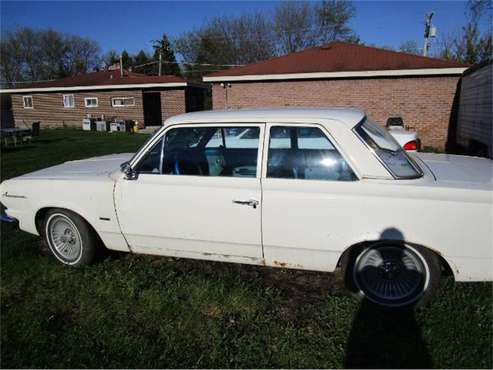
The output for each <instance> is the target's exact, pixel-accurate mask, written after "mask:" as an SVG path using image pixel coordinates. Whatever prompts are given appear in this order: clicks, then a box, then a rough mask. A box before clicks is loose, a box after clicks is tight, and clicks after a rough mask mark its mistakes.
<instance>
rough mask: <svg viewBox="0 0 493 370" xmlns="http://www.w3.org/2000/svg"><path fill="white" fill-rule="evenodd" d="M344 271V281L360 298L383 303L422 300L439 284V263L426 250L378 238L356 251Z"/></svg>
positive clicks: (395, 304) (407, 303)
mask: <svg viewBox="0 0 493 370" xmlns="http://www.w3.org/2000/svg"><path fill="white" fill-rule="evenodd" d="M349 263H350V266H349V269H347V271H346V281H348V283H349V285H350V288H351V290H353V291H354V292H355V293H356V294H357V296H359V297H360V298H366V299H368V300H370V301H372V302H374V303H376V304H378V305H381V306H385V307H409V306H416V305H418V304H422V303H424V302H426V301H428V299H429V298H430V296H431V295H432V294H433V293H434V291H435V290H436V288H437V287H438V285H439V282H440V277H441V269H440V263H439V261H438V259H437V257H436V256H435V255H434V254H433V253H432V252H431V251H429V250H427V249H426V248H423V247H419V246H409V245H403V244H400V243H393V242H379V243H375V244H372V245H370V246H367V247H365V248H363V249H362V250H360V251H359V253H358V254H357V255H356V256H354V258H353V259H352V260H350V261H349Z"/></svg>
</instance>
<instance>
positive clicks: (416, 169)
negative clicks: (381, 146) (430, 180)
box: [351, 116, 424, 180]
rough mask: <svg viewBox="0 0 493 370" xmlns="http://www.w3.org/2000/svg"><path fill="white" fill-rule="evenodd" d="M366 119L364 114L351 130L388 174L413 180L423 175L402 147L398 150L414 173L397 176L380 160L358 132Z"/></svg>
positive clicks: (395, 177) (396, 177)
mask: <svg viewBox="0 0 493 370" xmlns="http://www.w3.org/2000/svg"><path fill="white" fill-rule="evenodd" d="M366 120H367V118H366V116H365V117H363V119H362V120H361V121H360V122H359V123H358V124H357V125H356V126H354V127H353V128H352V130H351V131H353V133H354V134H355V135H356V137H357V138H358V139H359V140H360V141H361V142H362V143H363V145H364V146H366V147H367V148H368V149H369V150H370V152H371V153H372V154H373V156H374V157H375V158H376V159H377V160H378V161H379V162H380V164H381V165H382V166H383V167H384V168H385V169H386V170H387V171H388V172H389V173H390V175H391V176H392V177H393V178H394V180H413V179H419V178H421V177H423V174H424V173H423V170H422V169H421V168H420V167H419V166H418V164H417V163H416V162H415V161H414V159H412V158H411V157H410V156H409V155H408V154H407V153H406V152H405V151H404V150H403V149H402V148H400V150H401V151H402V152H403V153H404V155H405V157H406V159H407V161H408V162H409V164H410V165H411V167H412V168H413V169H414V170H415V171H416V175H412V176H397V175H396V174H395V173H394V172H392V170H391V169H390V167H389V166H388V165H387V164H386V163H385V162H384V161H383V160H382V158H380V156H379V155H378V154H377V153H376V152H375V150H374V149H373V148H372V147H371V146H370V145H368V143H367V142H366V140H365V139H363V138H362V137H361V135H360V134H359V133H358V129H359V128H360V127H361V126H363V123H365V121H366ZM399 147H400V146H399Z"/></svg>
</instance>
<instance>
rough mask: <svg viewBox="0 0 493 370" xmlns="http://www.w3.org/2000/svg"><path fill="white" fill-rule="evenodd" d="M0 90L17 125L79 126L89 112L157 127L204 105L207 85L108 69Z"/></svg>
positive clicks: (98, 115) (177, 78)
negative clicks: (9, 103) (6, 95)
mask: <svg viewBox="0 0 493 370" xmlns="http://www.w3.org/2000/svg"><path fill="white" fill-rule="evenodd" d="M0 92H1V93H2V94H10V95H11V98H12V113H13V119H14V122H15V124H16V126H22V125H30V124H31V123H32V122H33V121H40V122H41V127H56V126H75V127H81V124H82V119H83V118H86V117H87V116H88V115H90V116H91V117H95V118H97V117H101V115H104V117H105V119H107V120H108V119H112V118H118V119H129V120H134V121H139V122H140V123H143V124H144V125H146V126H155V125H161V124H162V122H163V121H164V120H165V119H166V118H168V117H171V116H173V115H175V114H180V113H185V112H190V111H195V110H201V109H204V106H203V105H204V97H205V92H206V88H205V87H204V86H203V85H200V84H192V83H190V82H187V81H186V80H184V79H182V78H180V77H176V76H146V75H142V74H138V73H132V72H128V71H123V73H122V72H121V71H120V70H110V71H103V72H93V73H88V74H84V75H78V76H74V77H67V78H63V79H59V80H54V81H47V82H38V83H34V84H32V85H30V86H23V87H22V88H15V89H5V90H1V91H0Z"/></svg>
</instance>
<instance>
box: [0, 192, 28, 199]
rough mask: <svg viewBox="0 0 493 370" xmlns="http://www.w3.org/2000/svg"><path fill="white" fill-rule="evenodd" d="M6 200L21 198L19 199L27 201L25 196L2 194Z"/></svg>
mask: <svg viewBox="0 0 493 370" xmlns="http://www.w3.org/2000/svg"><path fill="white" fill-rule="evenodd" d="M2 195H3V196H4V197H5V198H19V199H27V197H26V196H25V195H15V194H9V193H8V192H5V193H3V194H2Z"/></svg>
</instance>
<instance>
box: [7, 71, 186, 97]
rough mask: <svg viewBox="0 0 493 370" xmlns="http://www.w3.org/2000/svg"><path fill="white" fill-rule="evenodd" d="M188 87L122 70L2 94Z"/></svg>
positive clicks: (170, 78) (173, 78)
mask: <svg viewBox="0 0 493 370" xmlns="http://www.w3.org/2000/svg"><path fill="white" fill-rule="evenodd" d="M186 85H187V81H186V80H184V79H183V78H181V77H177V76H168V75H167V76H147V75H144V74H140V73H133V72H128V71H126V70H125V71H124V73H123V76H122V75H121V73H120V70H111V71H101V72H92V73H86V74H81V75H77V76H72V77H66V78H61V79H58V80H52V81H43V82H35V83H32V84H30V85H21V86H19V87H18V88H14V89H6V90H2V92H7V93H8V92H28V91H40V92H42V91H46V92H49V91H77V90H102V89H111V88H118V89H122V88H144V87H173V86H186Z"/></svg>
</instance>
